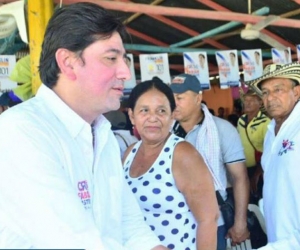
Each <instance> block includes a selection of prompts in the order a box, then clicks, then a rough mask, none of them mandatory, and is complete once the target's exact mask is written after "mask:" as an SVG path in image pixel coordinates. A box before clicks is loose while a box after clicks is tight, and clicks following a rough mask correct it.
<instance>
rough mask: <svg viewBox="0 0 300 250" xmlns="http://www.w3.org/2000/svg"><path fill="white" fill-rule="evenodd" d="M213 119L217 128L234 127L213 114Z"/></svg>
mask: <svg viewBox="0 0 300 250" xmlns="http://www.w3.org/2000/svg"><path fill="white" fill-rule="evenodd" d="M213 119H214V121H215V124H216V126H217V128H218V129H219V128H226V129H227V128H229V129H235V127H234V126H233V125H232V124H231V123H230V122H229V121H227V120H225V119H223V118H220V117H217V116H213Z"/></svg>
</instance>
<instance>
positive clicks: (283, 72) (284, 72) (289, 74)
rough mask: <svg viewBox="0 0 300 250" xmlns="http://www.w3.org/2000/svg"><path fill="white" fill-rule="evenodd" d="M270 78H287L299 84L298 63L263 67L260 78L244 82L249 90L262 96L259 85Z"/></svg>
mask: <svg viewBox="0 0 300 250" xmlns="http://www.w3.org/2000/svg"><path fill="white" fill-rule="evenodd" d="M270 78H288V79H292V80H295V81H296V83H297V84H298V85H299V84H300V63H299V62H293V63H289V64H270V65H268V66H266V67H265V69H264V71H263V74H262V76H261V77H258V78H256V79H254V80H251V81H247V82H245V84H246V85H248V86H249V87H250V88H251V89H253V90H254V91H255V92H256V93H257V94H258V95H259V96H262V92H261V89H260V87H261V86H260V85H261V83H262V81H264V80H267V79H270Z"/></svg>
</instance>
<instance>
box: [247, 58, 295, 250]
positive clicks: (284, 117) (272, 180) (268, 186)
mask: <svg viewBox="0 0 300 250" xmlns="http://www.w3.org/2000/svg"><path fill="white" fill-rule="evenodd" d="M299 83H300V64H299V63H290V64H286V65H275V64H272V65H269V66H267V67H266V68H265V70H264V73H263V75H262V76H261V77H259V78H257V79H255V80H252V81H249V82H247V84H248V85H249V86H250V87H251V88H252V89H253V90H255V91H256V92H257V93H258V94H259V95H260V96H261V97H262V99H263V103H264V106H265V108H266V110H267V112H268V114H269V115H270V116H271V117H272V118H273V119H272V121H271V123H270V124H269V126H268V131H267V133H266V137H265V141H264V153H263V157H262V167H263V170H264V188H263V197H264V212H265V221H266V228H267V235H268V242H269V243H268V244H267V246H265V247H262V248H260V250H269V249H270V250H271V249H272V250H273V249H284V250H295V249H300V199H299V190H300V181H299V175H300V166H299V162H300V144H298V143H299V142H300V129H299V124H300V104H299V102H298V101H299V97H300V87H299Z"/></svg>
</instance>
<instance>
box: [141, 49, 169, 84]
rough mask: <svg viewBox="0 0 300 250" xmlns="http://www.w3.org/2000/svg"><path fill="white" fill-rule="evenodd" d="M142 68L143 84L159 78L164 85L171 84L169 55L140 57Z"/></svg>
mask: <svg viewBox="0 0 300 250" xmlns="http://www.w3.org/2000/svg"><path fill="white" fill-rule="evenodd" d="M140 68H141V80H142V82H143V81H147V80H151V79H152V78H153V77H154V76H157V77H158V78H160V79H161V80H162V81H163V82H164V83H166V84H170V83H171V76H170V70H169V58H168V54H167V53H162V54H147V55H140Z"/></svg>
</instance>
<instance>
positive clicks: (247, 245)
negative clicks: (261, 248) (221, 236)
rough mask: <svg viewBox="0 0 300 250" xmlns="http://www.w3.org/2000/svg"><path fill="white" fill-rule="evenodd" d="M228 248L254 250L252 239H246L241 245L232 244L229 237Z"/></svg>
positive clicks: (229, 249) (232, 249)
mask: <svg viewBox="0 0 300 250" xmlns="http://www.w3.org/2000/svg"><path fill="white" fill-rule="evenodd" d="M226 250H252V246H251V241H250V240H245V241H244V242H242V243H241V244H240V245H237V246H231V244H230V239H227V248H226Z"/></svg>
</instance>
